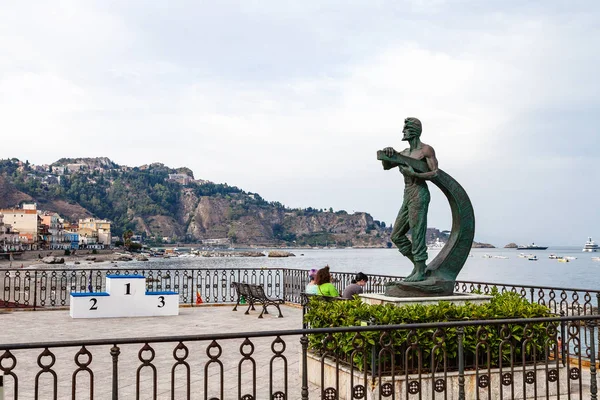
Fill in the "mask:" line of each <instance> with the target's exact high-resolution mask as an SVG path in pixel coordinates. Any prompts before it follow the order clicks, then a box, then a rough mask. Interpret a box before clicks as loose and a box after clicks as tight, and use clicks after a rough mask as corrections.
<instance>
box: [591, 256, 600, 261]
mask: <svg viewBox="0 0 600 400" xmlns="http://www.w3.org/2000/svg"><path fill="white" fill-rule="evenodd" d="M592 261H600V257H592Z"/></svg>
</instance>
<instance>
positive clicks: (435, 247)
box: [427, 238, 446, 250]
mask: <svg viewBox="0 0 600 400" xmlns="http://www.w3.org/2000/svg"><path fill="white" fill-rule="evenodd" d="M445 245H446V243H444V242H442V241H441V240H440V238H435V242H433V243H429V244H428V245H427V250H441V249H443V248H444V246H445Z"/></svg>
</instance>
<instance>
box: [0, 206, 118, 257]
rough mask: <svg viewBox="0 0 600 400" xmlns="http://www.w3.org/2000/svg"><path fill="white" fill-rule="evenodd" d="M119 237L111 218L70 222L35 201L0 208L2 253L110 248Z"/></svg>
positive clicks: (0, 251)
mask: <svg viewBox="0 0 600 400" xmlns="http://www.w3.org/2000/svg"><path fill="white" fill-rule="evenodd" d="M116 240H118V238H117V237H113V236H112V235H111V222H110V221H107V220H103V219H96V218H84V219H79V220H78V221H77V222H76V223H74V222H69V221H66V220H65V219H64V218H62V217H61V216H60V215H59V214H58V213H55V212H49V211H43V210H38V209H37V205H36V204H35V203H30V204H23V205H22V207H21V208H6V209H0V253H12V252H20V251H26V250H78V249H97V250H99V249H104V248H108V247H110V245H111V243H114V242H115V241H116Z"/></svg>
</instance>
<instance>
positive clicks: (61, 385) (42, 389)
mask: <svg viewBox="0 0 600 400" xmlns="http://www.w3.org/2000/svg"><path fill="white" fill-rule="evenodd" d="M231 310H232V306H230V305H228V306H200V307H182V308H180V314H179V315H178V316H169V317H139V318H100V319H72V318H71V317H70V316H69V310H68V309H63V310H52V311H12V312H2V313H0V327H1V330H0V343H2V344H15V343H35V342H48V341H71V340H91V339H123V338H145V337H149V338H156V337H163V336H176V335H200V334H217V333H237V332H258V331H272V330H288V329H299V328H301V321H302V310H301V309H300V308H297V307H293V306H283V307H282V312H283V315H284V318H277V317H276V316H277V313H276V312H275V313H273V314H269V315H265V317H264V318H262V319H259V318H257V317H258V314H259V312H258V311H251V312H250V315H245V314H244V312H243V309H242V311H239V310H238V311H237V312H232V311H231ZM274 339H275V338H274V337H264V338H254V339H252V338H250V340H251V343H252V346H254V348H252V346H250V345H244V346H242V345H243V343H244V339H228V340H220V341H219V342H218V345H219V346H220V348H221V351H222V354H221V355H220V357H219V358H218V362H217V361H215V362H212V363H211V359H210V357H209V356H208V355H207V347H208V346H209V345H210V341H186V342H185V345H186V346H187V347H188V351H189V355H188V356H187V358H185V362H186V363H187V364H188V365H189V372H190V379H189V381H190V385H189V386H190V391H191V393H192V394H193V396H192V398H205V397H204V393H205V390H206V389H205V384H206V385H207V388H208V390H207V391H208V393H209V395H208V396H207V398H211V397H216V398H220V399H232V398H239V397H240V396H239V395H238V392H239V388H240V382H241V388H242V389H241V393H242V395H244V394H248V393H249V394H252V390H253V389H252V382H253V380H254V378H253V372H252V370H253V364H254V365H255V367H256V379H255V380H256V383H257V385H256V395H255V397H254V398H256V399H261V398H262V399H266V398H269V390H270V384H271V382H273V385H274V388H275V391H276V390H284V388H285V384H286V380H285V379H284V377H285V376H287V379H288V380H287V387H288V390H287V392H288V393H289V396H288V398H290V399H294V398H300V388H301V382H300V377H299V373H298V371H299V352H300V342H299V336H288V337H282V339H283V341H284V342H285V349H283V345H281V344H275V345H274V344H273V341H274ZM178 343H179V342H175V341H174V342H169V343H150V346H151V347H152V349H153V350H154V352H155V355H154V359H153V360H152V365H153V366H154V368H155V374H156V382H157V385H156V390H157V397H158V398H159V399H170V398H171V390H172V387H171V385H172V384H173V385H174V388H175V397H174V398H176V399H181V398H186V396H185V393H186V390H187V378H186V369H185V365H178V366H177V367H176V372H175V379H172V375H171V374H172V369H173V367H174V365H175V363H176V361H175V359H174V350H175V347H176V346H177V345H178ZM111 347H112V346H111V345H102V346H88V347H87V350H89V351H90V352H91V353H92V361H91V364H90V366H89V368H90V369H91V370H92V371H93V374H94V398H95V399H110V398H111V387H112V386H111V385H112V359H111V357H110V348H111ZM142 347H143V344H130V345H122V346H120V350H121V354H120V355H119V366H118V368H119V395H120V398H121V399H135V398H136V387H137V384H136V381H137V380H138V379H139V381H140V390H141V392H140V396H139V398H141V399H146V398H147V399H150V398H152V395H153V390H154V388H153V380H154V376H153V368H152V367H151V366H143V363H142V362H141V361H140V359H139V358H138V357H139V354H138V353H139V352H140V349H142ZM80 348H81V347H79V346H78V347H70V348H64V347H63V348H57V349H50V350H51V351H52V352H53V354H54V355H55V356H56V362H55V363H54V364H53V366H52V368H51V369H52V370H53V371H54V372H55V373H56V376H57V391H58V396H57V398H59V399H67V398H69V399H70V398H72V383H73V374H74V372H75V371H76V370H77V365H76V364H75V362H74V359H75V355H76V353H77V352H78V351H79V350H80ZM281 350H284V351H283V352H282V355H283V356H284V357H275V358H274V359H273V357H274V356H276V354H275V353H274V351H276V352H277V351H281ZM241 351H243V352H244V353H245V354H248V353H249V352H251V355H250V356H249V357H247V358H246V359H245V358H244V356H243V355H242V354H241ZM41 352H42V349H37V350H15V351H14V352H13V353H14V355H15V356H16V357H17V360H18V362H17V365H16V367H15V369H14V372H16V374H17V375H18V378H19V382H18V383H19V397H18V398H19V399H21V400H25V399H34V398H35V387H36V385H35V381H36V374H38V373H39V372H40V371H41V370H42V368H41V367H40V366H39V365H48V364H49V363H50V362H51V358H50V357H43V358H42V359H41V360H40V361H39V362H40V363H41V364H38V356H39V355H40V353H41ZM1 353H2V352H0V356H1ZM216 353H217V349H216V348H213V349H212V350H211V354H213V355H214V354H216ZM176 354H177V356H178V357H182V356H183V354H184V351H183V350H179V351H177V353H176ZM141 356H142V357H143V358H144V359H148V358H150V357H151V354H150V352H149V351H145V352H143V354H141ZM79 360H80V361H82V362H87V360H88V357H87V356H81V357H80V358H79ZM10 364H11V362H10V360H4V362H3V364H2V365H3V366H4V367H6V366H8V365H10ZM286 368H287V371H288V373H287V374H286V373H285V371H286ZM138 371H139V377H138ZM271 376H272V377H273V379H270V377H271ZM76 382H77V388H78V389H77V398H82V399H86V398H89V382H90V378H89V373H88V372H86V371H81V372H79V373H78V374H77V375H76ZM221 382H223V388H224V393H223V395H221V394H220V393H219V388H220V387H221ZM5 385H6V387H5V391H6V399H12V398H14V393H13V392H12V390H13V389H12V383H11V377H5ZM53 385H54V383H53V381H52V375H51V373H49V372H46V373H43V374H41V376H40V381H39V384H38V390H39V393H40V394H41V393H44V396H43V397H41V398H52V396H50V393H51V392H52V387H53ZM311 392H312V395H311V398H319V390H318V388H316V387H312V388H311Z"/></svg>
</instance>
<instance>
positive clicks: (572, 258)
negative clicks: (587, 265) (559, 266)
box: [563, 256, 577, 261]
mask: <svg viewBox="0 0 600 400" xmlns="http://www.w3.org/2000/svg"><path fill="white" fill-rule="evenodd" d="M563 258H564V259H565V260H569V261H573V260H577V257H572V256H565V257H563Z"/></svg>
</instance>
